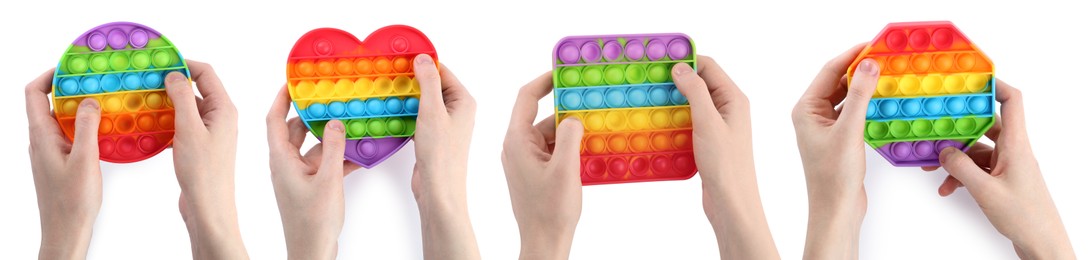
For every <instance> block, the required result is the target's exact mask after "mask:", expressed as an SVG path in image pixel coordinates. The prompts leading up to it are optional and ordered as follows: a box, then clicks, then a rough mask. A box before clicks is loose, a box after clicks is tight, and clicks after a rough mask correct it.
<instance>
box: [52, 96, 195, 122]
mask: <svg viewBox="0 0 1090 260" xmlns="http://www.w3.org/2000/svg"><path fill="white" fill-rule="evenodd" d="M84 98H94V99H95V100H97V101H98V104H99V106H100V107H101V108H102V113H103V114H118V113H135V112H139V111H149V110H152V111H155V110H162V109H171V108H173V107H174V104H172V103H171V101H170V99H169V98H167V96H166V92H165V91H152V92H137V93H117V94H111V95H105V96H94V97H78V98H66V99H61V100H58V101H57V104H56V105H57V108H56V109H55V110H56V113H57V117H74V116H76V111H77V110H79V103H80V102H82V101H83V99H84Z"/></svg>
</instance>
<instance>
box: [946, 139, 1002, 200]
mask: <svg viewBox="0 0 1090 260" xmlns="http://www.w3.org/2000/svg"><path fill="white" fill-rule="evenodd" d="M939 164H942V168H943V169H945V170H946V172H948V173H950V176H954V178H955V179H958V181H960V182H961V183H962V184H964V185H965V188H966V189H969V192H970V193H971V192H972V191H973V190H975V189H977V188H976V187H979V186H980V185H984V184H986V183H987V182H988V181H991V177H992V176H991V175H989V174H988V173H986V172H984V171H983V170H981V169H980V167H978V166H977V165H976V163H974V162H973V159H972V158H969V155H966V154H965V153H964V152H962V151H961V150H958V149H957V148H955V147H946V148H945V149H942V152H941V153H940V154H939Z"/></svg>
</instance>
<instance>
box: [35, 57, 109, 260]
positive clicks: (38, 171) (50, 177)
mask: <svg viewBox="0 0 1090 260" xmlns="http://www.w3.org/2000/svg"><path fill="white" fill-rule="evenodd" d="M52 79H53V70H49V71H46V72H45V73H42V75H41V76H38V78H36V79H34V81H31V82H30V84H27V87H26V112H27V121H29V123H30V164H31V169H32V171H33V172H34V187H35V189H36V191H37V194H38V211H39V217H40V218H41V226H42V242H41V243H42V244H41V248H39V252H38V254H39V255H38V257H39V258H41V259H82V258H85V257H87V247H88V246H89V245H90V243H91V228H92V226H94V224H95V217H97V216H98V210H99V208H100V207H101V206H102V173H101V172H100V171H99V164H98V123H99V121H100V117H101V111H100V110H99V104H98V102H97V101H95V99H93V98H87V99H83V102H81V103H80V105H79V109H78V110H77V112H76V132H75V138H74V141H73V142H72V143H71V144H69V142H68V140H67V138H66V137H65V136H64V133H62V132H61V129H60V125H58V124H57V119H55V118H53V114H52V113H51V112H50V111H49V103H50V101H49V93H50V92H52V83H51V80H52Z"/></svg>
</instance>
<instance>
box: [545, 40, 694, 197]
mask: <svg viewBox="0 0 1090 260" xmlns="http://www.w3.org/2000/svg"><path fill="white" fill-rule="evenodd" d="M694 48H695V45H693V42H692V40H691V39H690V38H689V37H688V36H686V35H684V34H679V33H671V34H630V35H595V36H571V37H566V38H564V39H561V40H560V42H558V43H557V44H556V47H555V48H554V49H553V96H554V97H555V104H554V105H555V109H556V110H555V112H556V114H557V117H556V118H557V120H556V123H557V124H558V125H559V124H560V122H561V121H562V120H564V119H566V118H569V117H574V118H577V119H579V120H581V121H582V122H583V126H584V129H585V130H584V131H585V134H584V135H583V140H582V141H583V143H582V148H581V149H582V150H581V151H580V155H581V156H580V161H581V162H580V163H581V169H582V170H581V178H582V180H583V185H591V184H607V183H625V182H641V181H660V180H684V179H688V178H692V177H693V175H695V174H696V164H695V162H694V159H693V140H692V133H693V129H692V118H691V117H690V115H689V102H688V100H687V99H685V96H683V95H681V92H679V91H678V89H677V87H676V86H675V85H674V83H673V80H672V78H671V75H670V70H671V69H672V68H673V66H674V64H677V63H688V64H689V65H690V66H692V67H694V68H695V67H696V56H695V55H694V54H693V50H694Z"/></svg>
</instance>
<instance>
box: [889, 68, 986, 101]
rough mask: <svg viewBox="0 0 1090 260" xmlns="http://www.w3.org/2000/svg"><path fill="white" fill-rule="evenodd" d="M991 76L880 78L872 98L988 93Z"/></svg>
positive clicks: (984, 74)
mask: <svg viewBox="0 0 1090 260" xmlns="http://www.w3.org/2000/svg"><path fill="white" fill-rule="evenodd" d="M991 80H992V75H991V74H986V73H981V74H954V75H937V74H931V75H926V76H924V75H921V76H916V75H902V76H881V77H879V78H878V88H877V89H875V91H874V97H904V96H919V95H944V94H977V93H984V92H985V91H989V90H990V88H989V87H988V86H989V83H990V82H991Z"/></svg>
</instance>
